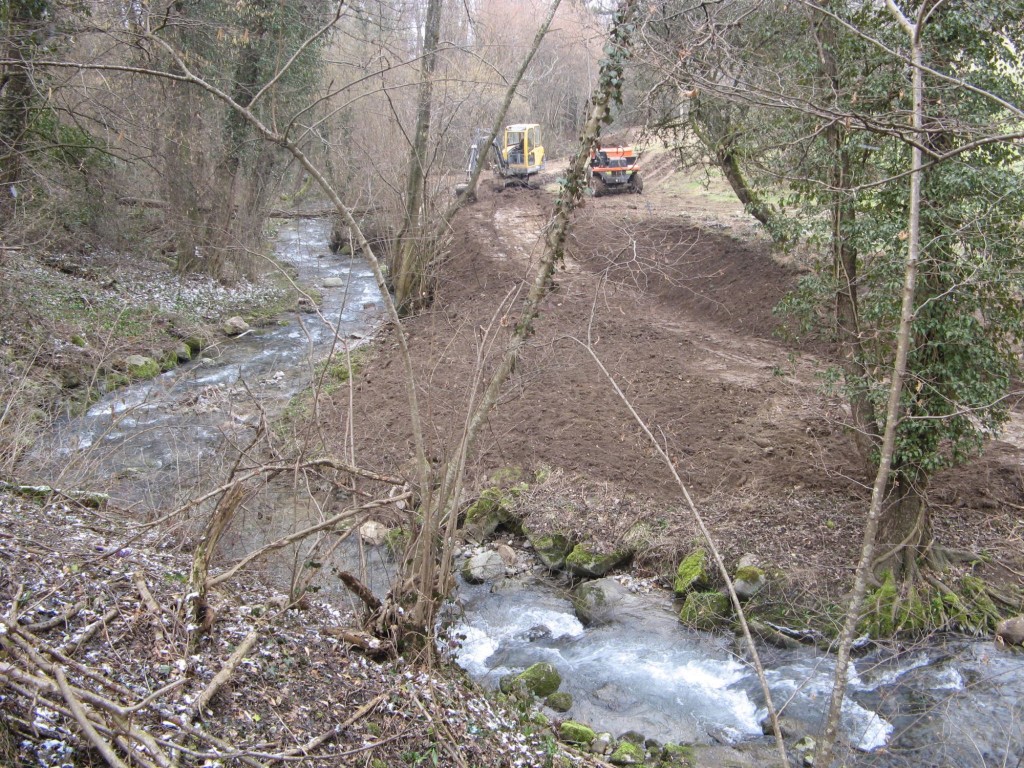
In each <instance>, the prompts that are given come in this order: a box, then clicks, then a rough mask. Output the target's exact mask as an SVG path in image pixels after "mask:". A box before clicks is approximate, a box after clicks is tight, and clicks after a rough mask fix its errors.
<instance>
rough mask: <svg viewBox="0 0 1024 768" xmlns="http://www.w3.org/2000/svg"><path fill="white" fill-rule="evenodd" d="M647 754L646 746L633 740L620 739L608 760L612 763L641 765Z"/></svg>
mask: <svg viewBox="0 0 1024 768" xmlns="http://www.w3.org/2000/svg"><path fill="white" fill-rule="evenodd" d="M646 756H647V755H646V754H645V753H644V748H643V747H641V746H640V745H639V744H634V743H633V742H631V741H620V742H619V744H618V746H617V747H615V751H614V752H612V756H611V757H609V758H608V762H610V763H611V764H612V765H640V764H641V763H643V761H644V758H645V757H646Z"/></svg>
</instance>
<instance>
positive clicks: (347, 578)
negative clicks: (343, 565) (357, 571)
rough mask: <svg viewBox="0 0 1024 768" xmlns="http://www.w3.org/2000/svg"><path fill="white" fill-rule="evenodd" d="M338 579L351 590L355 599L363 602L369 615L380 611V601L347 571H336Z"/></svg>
mask: <svg viewBox="0 0 1024 768" xmlns="http://www.w3.org/2000/svg"><path fill="white" fill-rule="evenodd" d="M338 578H339V579H341V583H342V584H344V585H345V586H346V587H348V588H349V589H350V590H352V592H353V594H355V596H356V597H358V598H359V599H360V600H362V601H363V603H364V604H365V605H366V607H367V608H368V609H369V611H370V613H375V612H376V611H379V610H380V607H381V601H380V600H379V599H378V598H377V596H376V595H375V594H373V592H372V591H370V588H369V587H367V586H366V585H365V584H363V582H361V581H360V580H359V579H357V578H356V577H355V576H353V575H352V574H351V573H349V572H348V571H338Z"/></svg>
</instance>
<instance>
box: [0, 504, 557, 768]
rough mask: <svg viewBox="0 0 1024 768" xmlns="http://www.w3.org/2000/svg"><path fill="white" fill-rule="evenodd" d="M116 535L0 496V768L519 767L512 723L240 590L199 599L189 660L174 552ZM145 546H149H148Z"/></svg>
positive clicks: (518, 738) (320, 616)
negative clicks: (203, 607)
mask: <svg viewBox="0 0 1024 768" xmlns="http://www.w3.org/2000/svg"><path fill="white" fill-rule="evenodd" d="M119 528H120V526H119V524H118V521H117V520H116V519H115V518H114V517H113V516H112V515H111V514H110V513H104V512H102V511H97V510H91V509H86V508H84V507H81V506H77V505H74V504H72V503H70V502H68V501H67V500H62V501H60V502H57V503H52V504H50V505H43V504H41V503H39V502H38V501H35V500H32V499H24V498H19V497H15V496H11V495H4V494H0V732H4V733H5V736H6V738H4V739H2V740H0V764H7V765H9V764H14V765H18V764H24V765H40V766H44V767H47V768H49V767H50V766H52V767H53V768H56V767H57V766H68V765H76V766H77V765H96V766H101V765H107V766H112V767H117V768H121V767H127V766H139V767H141V768H177V767H178V766H181V767H182V768H185V767H186V766H213V765H218V766H235V765H240V766H241V765H244V766H253V767H254V766H271V765H280V764H300V765H306V764H309V765H348V764H356V763H357V762H358V764H360V765H364V764H365V765H369V764H371V763H372V764H375V765H398V764H403V763H408V762H410V761H412V762H418V761H419V760H422V759H430V760H431V761H432V762H434V764H436V765H453V766H461V765H468V764H473V765H481V766H483V765H535V764H538V763H539V762H540V757H539V755H541V754H544V749H543V746H542V745H541V744H540V743H539V741H538V740H537V739H535V738H534V737H528V736H525V735H524V734H523V733H522V732H521V730H520V727H519V723H518V722H517V720H516V718H515V717H513V716H510V715H509V714H507V713H505V712H502V711H500V710H499V709H497V708H496V707H495V706H494V705H493V704H492V703H491V702H490V701H488V700H487V699H486V698H484V697H482V696H481V695H479V693H477V692H474V691H472V690H470V689H467V688H465V687H464V684H462V683H460V682H454V681H451V680H445V679H444V678H443V677H439V676H438V675H436V674H428V673H425V672H421V671H417V670H415V669H413V668H412V667H411V666H410V665H408V664H406V663H403V662H402V661H401V660H398V661H388V662H386V663H378V662H375V661H373V660H370V659H368V658H366V656H365V655H362V654H360V653H359V652H357V651H355V650H353V649H352V646H351V645H350V644H349V643H348V642H346V637H347V636H348V634H349V633H348V628H349V625H350V623H351V617H349V616H346V615H343V614H342V613H341V612H340V611H338V610H336V609H335V608H333V607H332V606H330V605H327V604H325V603H321V602H316V601H304V604H305V607H304V609H303V610H297V609H293V608H289V607H288V606H287V599H286V598H284V597H283V596H281V595H278V594H276V593H275V592H274V591H273V590H270V589H268V588H266V587H264V586H262V585H261V584H260V583H259V582H258V581H257V580H256V579H255V578H254V577H251V576H248V577H244V578H239V579H235V580H232V582H231V583H230V585H229V586H230V589H231V593H230V594H226V593H225V592H223V591H213V592H211V594H210V604H211V607H212V609H213V610H214V611H215V612H216V617H217V618H216V621H215V623H214V624H213V626H212V629H211V631H210V632H209V634H207V635H205V636H204V637H203V638H202V640H201V641H200V642H199V643H198V645H197V646H195V647H194V648H193V647H191V646H190V638H191V637H192V635H193V634H194V633H193V632H191V631H190V630H191V629H192V628H191V627H190V626H189V623H188V619H189V612H188V598H189V595H188V594H186V592H187V588H186V586H185V585H186V583H187V581H188V573H189V569H190V565H191V563H190V558H189V557H188V556H187V555H184V554H181V553H178V552H172V551H167V550H159V549H155V548H153V547H152V546H146V545H145V543H143V542H142V541H141V540H136V541H134V542H133V543H132V545H131V546H125V545H123V544H122V543H119V542H123V541H125V540H126V539H125V538H123V537H121V536H120V535H119ZM150 544H152V542H150Z"/></svg>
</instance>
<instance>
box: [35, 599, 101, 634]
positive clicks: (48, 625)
mask: <svg viewBox="0 0 1024 768" xmlns="http://www.w3.org/2000/svg"><path fill="white" fill-rule="evenodd" d="M83 608H85V602H84V601H80V602H77V603H75V604H74V605H73V606H71V607H70V608H68V609H67V610H66V611H64V612H63V613H59V614H57V615H56V616H54V617H52V618H50V619H47V620H46V621H40V622H37V623H35V624H21V625H20V628H21V629H24V630H27V631H28V632H45V631H46V630H48V629H53V628H54V627H56V626H57V625H58V624H63V623H65V622H67V621H69V620H70V619H73V618H74V617H75V616H77V615H78V613H79V611H81V610H82V609H83Z"/></svg>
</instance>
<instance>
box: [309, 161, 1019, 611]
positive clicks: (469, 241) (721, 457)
mask: <svg viewBox="0 0 1024 768" xmlns="http://www.w3.org/2000/svg"><path fill="white" fill-rule="evenodd" d="M552 200H553V198H552V194H551V190H550V189H547V190H545V189H541V190H516V191H511V190H506V191H504V192H501V193H499V192H496V191H494V190H492V189H484V190H483V191H482V192H481V194H480V198H479V200H478V201H477V202H476V203H475V204H473V205H472V206H470V207H469V208H468V209H466V210H465V211H463V212H462V213H461V214H460V216H459V217H458V219H457V220H456V222H455V226H454V232H453V242H452V248H451V252H450V255H449V258H448V259H447V261H446V262H445V264H444V265H443V268H442V269H441V273H440V277H439V280H438V284H437V288H436V293H435V299H434V302H433V304H432V306H431V308H430V309H429V310H428V311H426V312H423V313H422V314H420V315H419V316H417V317H415V318H414V319H412V320H410V322H409V323H408V332H409V336H410V338H411V351H412V355H413V358H414V361H415V366H416V369H417V370H416V382H417V386H418V389H419V393H420V398H421V400H420V402H421V408H422V409H423V411H424V415H425V422H426V425H425V429H426V432H427V434H428V436H429V438H428V439H429V440H430V442H431V451H432V455H431V457H432V458H433V459H434V460H439V459H441V458H442V457H443V456H445V455H446V453H447V451H450V450H451V446H452V445H453V436H454V435H455V434H457V433H458V432H459V430H461V428H462V426H463V424H464V420H465V412H466V407H467V402H468V399H469V396H470V392H471V385H470V382H471V381H472V380H473V376H474V371H475V370H476V368H477V367H478V366H479V365H480V363H479V361H480V360H483V363H482V365H483V368H484V369H485V370H487V369H489V366H490V365H491V364H493V360H494V359H495V357H496V355H497V354H498V352H499V351H500V349H501V346H502V344H503V342H504V340H505V339H506V338H507V336H508V333H509V329H510V328H512V327H514V325H515V323H516V321H517V319H518V313H519V308H520V304H521V300H520V297H521V295H522V294H523V293H524V292H525V290H526V285H527V280H528V276H529V274H530V270H531V268H532V265H533V264H534V263H535V261H536V260H537V258H538V256H539V253H540V248H541V242H540V238H539V233H540V232H541V230H542V228H543V227H544V225H545V223H546V221H547V218H548V216H549V215H550V210H551V205H552ZM754 225H755V222H753V220H752V219H750V218H749V217H748V216H746V215H745V214H744V213H743V211H742V210H741V209H740V208H739V207H738V206H737V205H736V204H735V203H734V202H733V201H732V200H731V199H730V197H729V195H728V194H727V193H726V192H725V191H723V190H722V189H721V188H718V189H715V188H712V189H711V190H706V189H704V188H702V187H701V186H700V185H699V184H695V183H692V182H687V181H686V180H685V179H684V177H683V176H682V175H680V174H675V173H665V172H664V171H663V172H661V173H659V174H652V175H651V176H649V177H648V179H647V181H646V188H645V192H644V194H643V195H642V196H636V195H618V196H611V197H601V198H591V199H588V200H587V202H586V205H585V207H584V208H583V209H582V211H581V212H580V213H579V214H578V216H577V219H576V222H575V226H574V229H573V235H572V239H571V244H570V247H569V249H568V254H567V256H566V259H565V263H564V265H562V268H561V269H560V271H559V272H558V274H557V276H556V283H557V288H556V290H555V291H554V293H552V294H551V295H550V297H549V298H547V299H546V301H545V303H544V307H543V310H542V315H541V317H540V319H539V321H538V322H537V324H536V329H537V332H536V335H535V336H534V337H533V339H532V340H531V343H530V346H529V349H528V350H527V352H526V353H525V354H524V355H523V357H522V360H521V362H520V363H519V364H518V365H517V368H516V370H515V372H514V374H513V376H512V379H511V381H510V382H509V383H508V385H507V386H506V388H505V394H504V396H503V397H502V399H501V402H500V404H499V405H498V407H497V408H496V410H495V412H494V413H493V415H492V416H491V418H490V420H489V423H488V425H487V428H486V430H485V431H484V432H483V434H482V437H481V440H480V442H479V445H478V450H477V451H476V454H475V456H474V459H473V462H472V465H471V468H470V475H471V479H472V480H473V482H474V483H475V485H476V487H481V486H483V485H484V484H486V482H487V477H488V476H489V475H491V473H493V472H494V471H495V470H498V469H501V468H505V467H520V468H523V469H524V470H527V471H535V470H538V469H541V468H548V469H558V470H562V478H563V479H562V481H561V486H560V488H561V492H564V493H568V494H575V496H577V497H578V499H580V500H581V501H580V503H579V504H578V505H577V507H576V508H577V509H578V510H579V511H580V513H579V515H576V516H575V517H576V520H575V522H576V523H577V527H578V528H579V529H581V530H582V531H583V532H584V533H587V532H590V533H593V534H594V535H595V538H599V539H600V538H601V537H602V536H603V537H604V538H606V539H607V538H608V537H612V538H614V537H618V536H622V535H626V530H627V529H628V528H629V526H630V524H632V523H633V522H634V521H635V520H636V519H641V520H643V521H644V522H645V527H646V529H647V531H648V534H650V532H651V531H654V532H655V533H656V534H657V535H654V536H650V535H649V536H648V541H649V542H650V545H649V546H648V548H647V550H646V551H645V552H643V553H641V556H640V557H639V558H638V560H637V566H638V567H639V568H640V569H641V570H645V569H646V570H647V571H651V572H655V573H658V572H660V573H664V572H665V570H666V568H667V567H669V565H670V563H671V562H672V561H673V559H674V558H676V557H678V556H679V554H680V553H681V552H685V551H686V550H688V549H689V548H690V547H692V546H693V543H694V542H695V541H696V529H695V526H694V523H693V521H692V517H691V515H690V513H689V512H688V511H687V510H686V509H685V508H684V504H683V500H682V496H681V492H680V489H679V488H678V486H677V485H676V483H675V481H674V480H673V478H672V476H671V475H670V473H669V472H668V471H667V468H666V466H665V465H664V463H663V462H662V460H661V459H660V458H659V457H658V456H657V455H656V453H655V452H654V451H653V450H652V446H651V444H650V442H649V440H648V439H647V438H646V437H645V436H644V435H643V433H642V432H641V429H640V428H639V426H638V425H637V423H636V422H635V420H634V419H633V418H632V417H631V415H630V413H629V412H628V410H627V408H626V406H625V405H624V403H623V402H622V400H621V399H620V398H619V397H618V396H617V395H616V393H615V390H614V388H613V386H612V384H611V383H610V381H609V380H608V379H607V378H606V377H605V376H604V375H603V374H602V372H601V370H600V369H599V367H598V365H597V363H596V362H595V359H594V356H592V355H591V354H590V352H588V349H587V346H586V345H587V341H588V339H589V340H590V349H591V350H592V352H593V355H596V357H597V358H599V359H600V361H601V362H602V363H603V365H604V366H605V367H606V368H607V369H608V371H609V373H610V375H611V377H612V378H613V379H614V380H615V382H616V383H617V385H618V386H619V387H620V388H621V390H622V392H623V393H624V394H625V396H626V397H627V398H628V400H629V401H630V402H631V403H632V405H633V406H634V408H635V409H636V410H637V412H638V413H639V415H640V416H641V417H642V418H643V419H644V420H645V421H646V422H647V424H648V426H649V427H650V428H651V430H652V431H653V433H654V434H655V435H656V436H657V438H658V440H659V441H660V442H661V444H662V445H664V446H665V448H666V450H667V451H668V453H669V454H670V456H671V457H672V460H673V462H674V464H675V466H676V468H677V470H678V472H679V474H680V476H681V478H682V479H683V481H684V482H685V483H686V485H687V487H688V489H689V491H690V493H692V494H693V496H694V499H695V501H696V503H697V505H698V506H699V508H700V509H701V510H702V511H703V512H704V514H705V515H706V519H707V522H708V524H709V525H710V527H711V529H712V531H713V533H714V535H715V536H716V538H717V540H718V544H719V546H720V547H721V548H722V549H723V551H724V553H725V555H726V558H727V560H731V561H734V560H735V559H737V558H738V557H739V556H740V555H741V554H744V553H753V554H755V555H757V556H758V557H759V558H760V559H761V560H762V562H763V563H765V564H767V565H773V566H778V567H779V568H780V569H781V570H783V571H785V572H786V573H787V574H788V578H789V580H790V585H789V586H790V588H791V589H792V590H793V592H792V593H791V594H798V593H800V592H803V591H805V590H811V589H813V590H814V591H815V592H816V593H817V597H818V598H826V599H830V598H835V597H837V596H838V595H840V594H841V593H842V591H843V590H844V589H845V586H846V584H847V577H848V576H849V574H850V572H851V571H852V567H853V565H854V564H855V562H856V554H857V551H858V549H859V545H860V536H861V521H862V519H863V515H864V513H865V510H866V508H867V503H868V498H869V487H868V482H869V481H868V478H867V477H866V475H865V473H864V469H863V467H862V465H861V464H860V462H859V460H858V458H857V455H856V452H855V450H854V447H853V443H852V440H851V439H850V436H849V433H848V430H847V429H846V427H845V421H846V418H847V411H846V410H845V409H844V406H843V403H842V402H841V401H840V400H838V399H835V398H832V397H829V396H827V395H826V394H825V393H824V392H823V388H822V384H821V379H820V378H819V376H820V374H821V373H822V372H823V371H824V370H826V369H827V368H828V367H829V366H830V365H833V364H834V362H835V361H834V360H833V359H832V358H831V357H830V351H829V349H828V346H827V345H826V344H824V343H823V342H822V341H820V340H816V341H812V340H799V339H793V338H787V337H785V336H780V335H779V330H780V323H781V320H780V318H778V317H777V316H776V315H775V314H773V309H774V307H775V306H776V304H777V303H778V302H779V300H780V299H782V297H783V296H784V295H785V294H786V292H787V291H788V290H789V289H790V288H791V287H792V286H793V284H794V281H795V280H797V279H798V277H799V275H800V268H799V266H798V264H796V263H795V260H794V259H793V258H792V257H788V256H779V255H773V253H772V249H771V248H770V245H769V243H768V242H767V240H766V239H765V238H764V237H763V236H762V235H761V234H759V232H758V231H757V228H756V227H755V226H754ZM393 345H394V341H393V339H391V338H389V337H388V336H387V335H386V334H385V335H384V336H383V337H382V339H381V340H380V343H379V344H378V345H377V348H376V349H377V352H376V357H375V358H374V359H373V360H371V361H370V362H369V363H368V364H367V365H366V367H365V368H364V369H363V371H362V373H361V374H360V376H359V377H358V378H357V384H356V385H355V390H354V393H353V395H354V411H353V412H354V413H355V414H356V416H355V419H354V430H355V435H356V454H357V456H359V457H360V458H361V460H362V461H364V462H369V463H371V464H374V465H378V466H381V467H382V468H384V469H387V470H391V471H403V470H405V471H408V470H409V469H410V467H409V464H408V462H409V457H410V456H412V443H411V436H410V430H409V426H408V424H409V420H408V408H407V403H406V396H405V384H404V381H405V372H404V370H403V368H402V365H401V363H400V361H399V359H398V357H397V356H396V355H395V354H393V352H394V351H395V349H394V346H393ZM347 408H348V393H347V392H346V391H342V392H339V393H337V394H336V395H335V397H334V411H333V412H329V413H328V416H327V418H328V419H331V420H333V423H336V424H342V423H345V422H346V416H345V413H346V412H347ZM1022 433H1024V413H1022V409H1021V405H1020V403H1019V402H1018V404H1017V409H1016V411H1015V414H1014V420H1013V421H1012V423H1011V424H1010V425H1009V428H1008V430H1007V433H1006V435H1004V437H1003V439H1002V440H998V441H993V442H992V443H991V444H990V446H989V448H988V450H987V451H986V452H985V455H984V456H983V457H981V458H980V459H979V460H978V461H976V462H975V463H974V464H972V465H971V466H969V467H966V468H961V469H958V470H954V471H948V472H945V473H943V474H942V475H941V476H940V477H939V478H938V479H937V480H936V481H935V483H934V485H933V488H932V490H931V494H930V502H931V504H932V506H933V508H934V511H935V532H936V534H937V537H938V538H939V539H940V540H941V541H943V542H944V543H946V544H950V545H952V546H955V547H959V548H962V549H966V550H970V551H974V552H984V553H987V554H989V555H991V556H992V558H993V563H994V564H992V565H985V566H981V567H980V569H979V573H980V574H981V575H983V576H986V577H989V578H996V579H1000V580H1002V579H1006V578H1009V579H1010V580H1014V581H1020V580H1021V579H1022V575H1024V515H1022V510H1024V471H1022V454H1021V446H1022V441H1021V437H1022ZM338 434H339V435H340V434H342V431H341V430H339V431H338ZM622 499H628V500H629V504H625V505H624V504H622V503H621V500H622ZM526 506H527V507H528V506H529V504H528V502H527V504H526ZM523 511H524V512H525V513H526V514H531V513H537V514H540V513H541V512H543V510H539V509H538V510H531V509H529V508H527V509H524V510H523Z"/></svg>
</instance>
